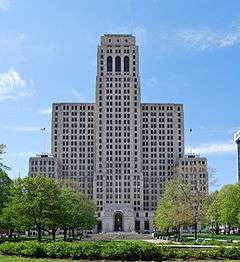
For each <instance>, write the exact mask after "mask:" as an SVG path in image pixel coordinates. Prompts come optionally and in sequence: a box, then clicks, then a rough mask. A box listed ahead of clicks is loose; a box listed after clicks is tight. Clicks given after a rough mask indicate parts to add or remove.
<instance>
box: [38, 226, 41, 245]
mask: <svg viewBox="0 0 240 262" xmlns="http://www.w3.org/2000/svg"><path fill="white" fill-rule="evenodd" d="M37 234H38V241H39V242H40V241H41V240H42V229H41V227H38V229H37Z"/></svg>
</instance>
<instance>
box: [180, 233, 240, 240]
mask: <svg viewBox="0 0 240 262" xmlns="http://www.w3.org/2000/svg"><path fill="white" fill-rule="evenodd" d="M182 236H183V237H193V234H182ZM198 238H213V239H223V240H224V239H225V240H229V239H232V240H239V241H240V234H238V235H237V234H236V235H215V234H213V235H212V234H211V233H200V234H198Z"/></svg>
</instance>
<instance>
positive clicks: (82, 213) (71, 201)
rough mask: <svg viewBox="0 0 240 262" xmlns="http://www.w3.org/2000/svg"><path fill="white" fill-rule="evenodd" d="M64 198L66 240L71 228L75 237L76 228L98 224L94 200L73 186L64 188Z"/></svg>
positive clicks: (82, 228)
mask: <svg viewBox="0 0 240 262" xmlns="http://www.w3.org/2000/svg"><path fill="white" fill-rule="evenodd" d="M61 198H62V201H61V203H62V207H61V210H62V214H61V217H62V220H61V228H62V229H63V230H64V240H66V238H67V230H68V229H70V230H71V232H72V237H73V238H74V235H75V230H80V231H81V230H84V229H92V228H93V227H94V226H95V225H96V217H95V212H96V206H95V203H94V202H93V200H91V199H89V198H88V197H87V196H86V195H84V194H82V193H80V192H78V191H75V190H73V189H71V188H64V189H63V190H62V194H61Z"/></svg>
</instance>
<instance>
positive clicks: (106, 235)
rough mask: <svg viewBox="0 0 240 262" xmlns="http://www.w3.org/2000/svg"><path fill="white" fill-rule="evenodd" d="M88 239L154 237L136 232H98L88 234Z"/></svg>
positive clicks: (138, 238)
mask: <svg viewBox="0 0 240 262" xmlns="http://www.w3.org/2000/svg"><path fill="white" fill-rule="evenodd" d="M87 238H88V239H89V240H123V239H128V240H140V239H154V238H153V236H152V235H151V234H138V233H126V232H125V233H120V232H119V233H117V232H116V233H100V234H89V235H88V237H87Z"/></svg>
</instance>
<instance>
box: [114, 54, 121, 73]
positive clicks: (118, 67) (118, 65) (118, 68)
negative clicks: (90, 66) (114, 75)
mask: <svg viewBox="0 0 240 262" xmlns="http://www.w3.org/2000/svg"><path fill="white" fill-rule="evenodd" d="M115 71H116V72H121V57H120V56H117V57H116V58H115Z"/></svg>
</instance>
